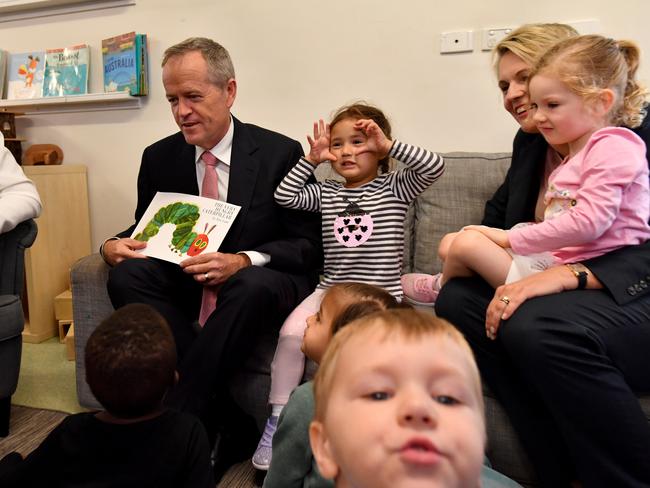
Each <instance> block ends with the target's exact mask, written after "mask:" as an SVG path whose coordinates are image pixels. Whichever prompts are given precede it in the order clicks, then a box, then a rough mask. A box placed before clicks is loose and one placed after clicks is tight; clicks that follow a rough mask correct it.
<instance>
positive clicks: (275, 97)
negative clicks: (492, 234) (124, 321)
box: [0, 0, 650, 247]
mask: <svg viewBox="0 0 650 488" xmlns="http://www.w3.org/2000/svg"><path fill="white" fill-rule="evenodd" d="M621 7H624V8H621ZM594 18H595V19H598V20H599V21H600V26H601V28H602V31H603V32H605V33H607V34H608V35H610V36H612V37H614V38H629V39H633V40H635V41H637V42H638V43H639V44H640V45H641V47H642V48H645V49H646V51H647V52H650V31H648V29H647V26H646V24H647V19H650V2H648V1H647V0H625V1H623V2H612V1H611V0H573V1H571V2H568V1H566V0H547V1H545V2H533V1H532V0H490V1H486V0H457V1H455V2H452V3H450V4H447V3H446V2H439V1H435V0H405V1H402V2H396V1H386V0H328V1H327V2H323V1H318V2H317V1H314V0H272V1H270V0H269V1H263V0H137V4H136V5H135V6H129V7H120V8H115V9H109V10H101V11H96V12H86V13H76V14H69V15H65V16H58V17H50V18H42V19H32V20H29V21H14V22H8V23H0V47H1V48H2V49H6V50H9V51H15V52H20V51H26V50H29V49H38V48H47V47H62V46H66V45H72V44H76V43H79V42H87V43H89V44H90V45H91V47H92V61H91V63H93V65H92V66H91V82H90V85H91V91H92V92H98V91H101V86H102V84H101V81H102V71H101V62H100V59H101V54H100V50H99V46H100V45H101V39H103V38H106V37H110V36H113V35H117V34H120V33H124V32H128V31H131V30H135V31H137V32H139V33H147V34H148V35H149V39H150V53H149V54H150V59H151V70H150V76H151V80H152V82H151V90H150V95H149V97H147V98H146V99H145V100H144V103H143V107H142V109H140V110H126V111H109V112H87V113H75V114H58V115H54V114H52V115H33V116H28V117H22V118H20V119H18V122H17V126H18V130H19V133H20V135H21V136H23V137H26V138H27V139H28V141H27V142H26V143H25V144H24V147H28V146H29V145H30V144H34V143H54V144H58V145H59V146H61V147H62V148H63V151H64V153H65V162H66V163H84V164H86V165H87V166H88V168H89V176H88V179H89V193H90V209H91V229H92V238H93V245H94V246H95V247H97V246H98V245H99V243H100V242H101V241H102V240H103V238H104V237H106V236H108V235H112V234H113V233H115V232H117V231H119V230H122V229H124V228H126V227H127V226H128V225H129V224H130V223H131V221H132V215H133V209H134V208H135V182H136V176H137V171H138V166H139V162H140V155H141V152H142V149H143V148H144V147H145V146H146V145H148V144H150V143H152V142H154V141H155V140H157V139H159V138H161V137H163V136H166V135H168V134H170V133H172V132H174V131H175V130H176V127H175V125H174V123H173V120H172V117H171V115H170V112H169V108H168V106H167V102H166V100H165V97H164V91H163V87H162V84H161V82H160V76H161V70H160V68H159V63H160V59H161V56H162V52H163V51H164V49H165V48H166V47H168V46H169V45H171V44H173V43H175V42H178V41H181V40H183V39H185V38H186V37H189V36H207V37H212V38H214V39H215V40H217V41H219V42H221V43H222V44H223V45H224V46H225V47H226V48H227V49H228V50H229V51H230V53H231V56H232V58H233V61H234V63H235V70H236V72H237V79H238V83H239V93H238V97H237V101H236V102H235V106H234V110H233V112H234V113H235V115H236V116H237V117H239V118H240V119H241V120H243V121H247V122H253V123H256V124H259V125H262V126H266V127H268V128H271V129H274V130H277V131H279V132H282V133H285V134H287V135H289V136H291V137H294V138H296V139H298V140H300V141H301V142H303V144H304V137H305V134H306V133H307V132H308V131H309V129H310V127H311V122H312V120H314V119H315V118H317V117H319V116H323V117H328V116H329V115H330V114H331V113H332V111H333V110H334V109H336V108H337V107H338V106H340V105H342V104H344V103H346V102H349V101H351V100H355V99H365V100H368V101H371V102H373V103H375V104H377V105H379V106H380V107H381V108H382V109H384V110H385V111H386V112H387V114H389V116H390V117H391V119H392V122H393V125H394V127H395V135H396V136H397V137H399V138H402V139H404V140H406V141H409V142H413V143H415V144H420V145H424V146H427V147H428V148H430V149H432V150H436V151H450V150H468V151H471V150H475V151H507V150H509V149H510V143H511V140H512V136H513V134H514V131H515V124H514V122H513V121H512V120H510V118H509V116H508V115H507V114H506V113H505V112H504V111H503V110H501V105H500V103H501V102H500V96H499V93H498V91H497V89H496V86H495V80H494V77H493V74H492V72H491V68H490V54H489V53H487V52H483V51H480V50H479V49H475V50H474V52H472V53H464V54H454V55H444V56H443V55H440V54H439V53H438V39H439V35H440V33H441V32H443V31H453V30H460V29H474V30H476V31H477V30H478V29H480V28H482V27H500V26H517V25H519V24H522V23H526V22H551V21H575V20H581V19H594ZM475 36H478V32H476V33H475ZM640 78H641V79H642V80H645V81H647V80H649V79H650V63H646V64H644V65H642V67H641V73H640Z"/></svg>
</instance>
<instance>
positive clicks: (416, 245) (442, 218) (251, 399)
mask: <svg viewBox="0 0 650 488" xmlns="http://www.w3.org/2000/svg"><path fill="white" fill-rule="evenodd" d="M444 157H445V161H446V171H445V174H444V175H443V177H442V178H441V179H440V180H439V181H437V182H436V183H435V184H434V185H432V186H431V188H429V189H428V190H427V191H426V192H424V193H423V194H422V195H420V196H419V197H418V198H417V199H416V201H415V202H414V203H413V205H412V206H411V209H410V211H409V213H408V215H407V219H406V222H405V230H406V235H405V256H404V271H405V272H425V273H431V272H437V271H438V270H439V269H440V266H441V263H440V262H439V261H438V259H437V252H436V250H437V247H438V242H439V241H440V238H441V237H442V236H443V235H444V234H446V233H447V232H451V231H455V230H458V229H459V228H460V227H462V226H463V225H467V224H470V223H477V222H480V220H481V217H482V215H483V207H484V204H485V201H486V200H487V199H489V198H490V197H491V196H492V194H493V193H494V191H495V190H496V188H497V187H498V186H499V184H500V183H501V182H502V181H503V180H504V178H505V174H506V172H507V170H508V167H509V165H510V154H508V153H448V154H445V155H444ZM331 176H332V175H331V173H330V172H328V167H327V166H323V167H319V171H318V172H317V177H318V178H319V179H322V178H326V177H331ZM107 270H108V269H107V266H106V265H105V264H104V262H103V261H102V260H101V258H100V257H99V255H97V254H95V255H92V256H88V257H86V258H83V259H82V260H80V261H79V262H78V263H77V264H76V265H75V266H74V267H73V269H72V292H73V296H74V300H73V313H74V321H75V342H76V349H77V393H78V396H79V402H80V404H81V405H84V406H87V407H97V403H96V401H95V399H94V398H93V397H92V394H91V393H90V391H89V389H88V386H87V385H86V382H85V380H84V377H85V373H84V368H83V351H84V347H85V344H86V340H87V339H88V336H89V335H90V333H91V332H92V330H93V328H94V327H95V326H96V325H97V324H98V323H99V321H100V320H101V319H103V318H104V317H106V316H107V315H108V314H109V313H110V312H111V311H112V308H111V306H110V302H109V301H108V297H107V294H106V288H105V283H106V273H107ZM276 340H277V338H276V336H275V334H273V333H270V334H268V335H267V336H265V337H259V338H256V341H255V345H254V352H253V354H252V355H251V357H250V358H249V360H248V362H247V364H246V367H245V368H244V369H243V370H242V371H241V372H240V373H239V375H238V376H237V377H236V378H234V379H233V381H232V384H231V392H232V394H233V396H234V398H235V400H236V401H237V402H238V403H239V405H240V406H242V408H243V409H244V410H245V411H246V412H247V413H249V414H250V415H252V416H253V417H255V419H256V420H257V423H258V426H259V427H260V429H261V428H262V426H263V423H264V421H265V420H266V416H267V414H268V411H267V405H266V401H267V398H268V391H269V385H270V377H269V371H270V367H269V365H270V363H271V360H272V358H273V353H274V350H275V343H276ZM312 373H313V365H309V366H308V368H307V372H306V376H310V375H311V374H312ZM641 402H642V405H643V407H644V410H645V412H646V413H647V414H648V416H649V418H650V397H646V398H643V399H642V400H641ZM485 408H486V418H487V429H488V438H489V445H488V457H489V458H490V460H491V462H492V464H493V466H494V468H495V469H497V470H498V471H500V472H502V473H504V474H506V475H507V476H510V477H511V478H513V479H515V480H517V481H519V482H520V483H522V484H524V485H530V486H533V485H534V477H533V475H532V470H531V468H530V465H529V463H528V461H527V459H526V457H525V455H524V454H523V450H522V448H521V446H520V444H519V442H518V439H517V436H516V434H515V433H514V431H513V429H512V427H511V425H510V423H509V421H508V419H507V418H506V416H505V413H504V411H503V409H502V408H501V406H500V405H499V404H498V402H497V401H496V400H495V399H494V398H493V397H492V395H491V393H490V392H489V391H488V390H487V389H486V390H485Z"/></svg>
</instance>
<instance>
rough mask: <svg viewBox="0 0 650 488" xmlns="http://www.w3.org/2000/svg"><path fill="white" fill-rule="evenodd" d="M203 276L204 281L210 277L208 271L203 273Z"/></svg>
mask: <svg viewBox="0 0 650 488" xmlns="http://www.w3.org/2000/svg"><path fill="white" fill-rule="evenodd" d="M203 276H204V277H205V281H208V280H209V279H210V275H209V274H208V273H205V274H204V275H203Z"/></svg>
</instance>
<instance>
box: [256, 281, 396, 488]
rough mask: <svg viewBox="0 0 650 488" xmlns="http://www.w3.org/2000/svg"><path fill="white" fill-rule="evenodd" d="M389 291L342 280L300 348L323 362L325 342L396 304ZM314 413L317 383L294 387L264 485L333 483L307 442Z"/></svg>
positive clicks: (312, 319)
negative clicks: (345, 327) (325, 474)
mask: <svg viewBox="0 0 650 488" xmlns="http://www.w3.org/2000/svg"><path fill="white" fill-rule="evenodd" d="M398 306H399V305H398V303H397V300H396V299H395V298H394V297H393V296H392V295H391V294H390V293H388V292H387V291H385V290H383V289H381V288H378V287H376V286H372V285H366V284H364V283H341V284H338V285H334V286H332V287H331V288H329V289H328V290H327V292H326V293H325V296H324V297H323V301H322V302H321V304H320V309H319V310H318V312H317V313H316V314H314V315H312V316H310V317H309V318H308V319H307V328H306V329H305V336H304V339H303V341H302V347H301V349H302V351H303V353H304V354H305V355H306V356H307V357H308V358H309V359H311V360H313V361H314V362H316V363H320V360H321V358H322V357H323V354H325V350H326V349H327V345H328V344H329V342H330V340H331V339H332V337H333V336H334V334H336V332H337V331H338V330H339V329H341V328H343V327H344V326H345V325H346V324H347V323H349V322H351V321H353V320H355V319H357V318H359V317H363V316H365V315H368V314H371V313H373V312H378V311H381V310H386V309H390V308H395V307H398ZM313 416H314V390H313V382H311V381H308V382H307V383H304V384H302V385H300V386H299V387H298V388H296V389H295V390H294V391H293V393H292V394H291V397H290V398H289V402H288V403H287V405H286V407H285V408H284V409H283V411H282V415H280V419H279V421H278V428H277V431H276V433H275V436H274V437H273V462H272V463H271V467H270V469H269V471H268V474H267V475H266V479H265V480H264V488H299V487H300V488H301V487H303V486H310V487H315V488H316V487H323V488H327V487H332V486H333V483H332V482H331V481H330V480H326V479H325V478H323V477H322V476H321V475H320V473H319V472H318V468H317V467H316V462H315V460H314V458H313V456H312V452H311V447H310V446H309V423H310V422H311V421H312V418H313Z"/></svg>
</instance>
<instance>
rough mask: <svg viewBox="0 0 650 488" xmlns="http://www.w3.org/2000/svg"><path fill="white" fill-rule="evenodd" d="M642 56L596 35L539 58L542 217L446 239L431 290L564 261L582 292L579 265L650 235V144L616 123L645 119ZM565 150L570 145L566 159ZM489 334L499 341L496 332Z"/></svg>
mask: <svg viewBox="0 0 650 488" xmlns="http://www.w3.org/2000/svg"><path fill="white" fill-rule="evenodd" d="M639 55H640V54H639V49H638V48H637V46H636V45H634V44H633V43H631V42H628V41H614V40H612V39H606V38H604V37H601V36H594V35H589V36H580V37H575V38H571V39H567V40H565V41H561V42H559V43H558V44H556V45H555V46H553V47H552V48H551V49H550V50H549V51H548V52H547V53H546V54H545V55H544V56H543V57H542V58H541V59H540V60H539V62H538V63H537V65H536V66H535V68H534V69H533V71H532V73H531V74H530V78H529V81H528V84H529V90H530V96H531V107H530V109H532V110H533V111H534V120H535V123H536V125H537V128H538V129H539V131H540V132H541V133H542V135H543V136H544V138H545V139H546V140H547V142H548V143H549V146H550V147H549V152H548V154H547V165H546V167H547V168H548V170H549V173H550V174H549V176H548V184H547V186H546V189H545V193H544V195H543V206H541V207H540V206H538V208H541V209H543V213H542V212H539V213H540V214H541V215H540V217H541V218H540V219H539V220H542V221H540V222H538V223H524V224H518V225H516V226H515V227H513V228H512V229H510V230H507V231H505V230H501V229H494V228H491V227H485V226H468V227H465V228H464V229H463V230H462V231H460V232H457V233H453V234H449V235H447V236H445V237H444V238H443V240H442V242H441V245H440V251H439V253H440V255H441V257H443V259H444V264H443V269H442V274H441V275H440V276H436V277H431V287H432V290H433V293H434V294H435V291H436V289H437V288H438V289H439V288H440V287H441V286H442V285H444V284H445V283H446V281H447V280H449V279H451V278H454V277H462V276H472V275H474V274H479V275H480V276H481V277H483V278H484V279H485V280H486V281H487V282H488V283H489V284H490V285H492V286H493V287H495V288H496V287H498V286H499V285H502V284H504V283H512V282H514V281H518V280H520V279H522V278H524V277H526V276H528V275H530V274H533V273H536V272H539V271H543V270H544V269H547V268H548V267H551V266H557V265H567V266H569V267H570V268H571V269H572V271H573V272H574V274H575V275H576V277H577V278H578V283H579V288H581V287H582V288H584V286H585V284H586V273H585V272H584V270H581V269H580V266H581V265H579V264H573V263H578V262H579V261H584V260H586V259H589V258H593V257H596V256H600V255H602V254H605V253H609V252H610V251H612V250H614V249H617V248H620V247H623V246H629V245H636V244H640V243H643V242H645V241H646V240H648V238H650V226H649V225H648V219H649V217H650V191H649V189H648V186H649V185H648V166H647V161H646V157H645V152H646V148H645V144H644V142H643V141H642V140H641V139H640V138H639V137H638V136H637V135H636V134H634V133H633V132H632V131H630V130H628V129H626V128H623V127H618V126H620V125H625V126H627V127H636V126H638V125H639V124H640V123H641V121H642V120H643V115H644V106H645V94H646V92H645V90H643V89H642V88H641V87H640V86H639V85H638V84H637V82H636V81H635V80H634V75H635V73H636V70H637V67H638V62H639ZM558 148H567V149H568V152H567V151H561V152H562V153H563V154H568V155H567V156H566V157H565V158H564V159H561V158H559V156H558V155H557V149H558ZM407 276H408V275H407ZM403 281H404V280H403ZM403 285H404V292H405V294H406V295H407V296H408V295H409V286H408V283H403ZM580 285H582V286H580ZM501 300H503V301H504V302H505V303H506V304H507V303H508V301H509V299H508V298H507V297H503V298H501ZM486 333H487V335H488V337H490V338H492V339H494V338H495V337H496V329H494V328H489V329H488V330H487V331H486Z"/></svg>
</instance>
